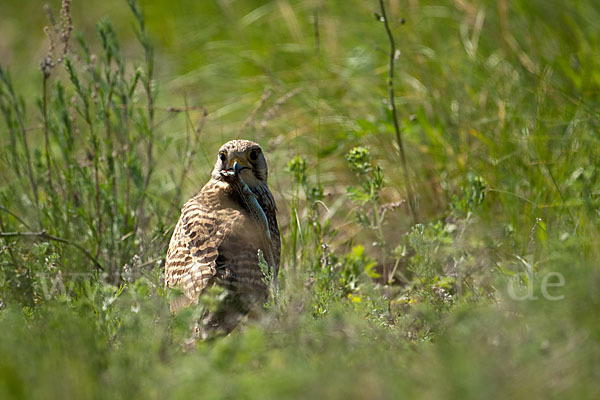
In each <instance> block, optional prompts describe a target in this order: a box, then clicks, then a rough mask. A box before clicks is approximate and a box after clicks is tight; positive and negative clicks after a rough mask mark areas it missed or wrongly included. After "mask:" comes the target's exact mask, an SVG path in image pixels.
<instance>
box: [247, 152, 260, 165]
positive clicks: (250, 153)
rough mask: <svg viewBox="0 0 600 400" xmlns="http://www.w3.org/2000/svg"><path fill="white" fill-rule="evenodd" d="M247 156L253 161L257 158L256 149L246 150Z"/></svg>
mask: <svg viewBox="0 0 600 400" xmlns="http://www.w3.org/2000/svg"><path fill="white" fill-rule="evenodd" d="M248 158H249V159H250V161H252V162H254V161H256V160H258V150H250V151H249V152H248Z"/></svg>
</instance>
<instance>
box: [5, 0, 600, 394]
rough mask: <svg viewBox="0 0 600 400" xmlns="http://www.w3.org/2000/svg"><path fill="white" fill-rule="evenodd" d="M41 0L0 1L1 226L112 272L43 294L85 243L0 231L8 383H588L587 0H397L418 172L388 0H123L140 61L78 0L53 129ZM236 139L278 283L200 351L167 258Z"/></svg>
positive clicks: (368, 387)
mask: <svg viewBox="0 0 600 400" xmlns="http://www.w3.org/2000/svg"><path fill="white" fill-rule="evenodd" d="M43 4H44V3H43V2H42V1H32V0H22V1H19V2H17V1H13V0H2V4H1V6H0V8H1V11H0V65H1V66H2V68H3V71H5V74H4V75H3V76H10V80H9V79H8V78H6V79H5V80H4V81H2V85H3V86H0V90H2V91H0V94H1V96H0V100H2V102H1V103H0V105H3V107H4V108H3V109H2V110H3V116H4V119H3V121H2V123H1V124H0V146H1V149H0V152H1V157H0V170H1V171H2V173H1V174H0V185H1V187H0V206H2V209H0V213H1V214H0V215H1V216H2V219H1V220H0V222H1V226H0V228H1V230H2V232H5V233H6V232H17V231H19V232H24V231H35V232H37V231H41V230H44V231H46V232H47V233H48V234H50V235H54V236H55V237H59V238H63V239H65V240H67V241H69V242H76V243H78V244H80V245H81V246H83V247H84V248H85V249H87V250H88V251H89V252H90V253H91V254H92V255H93V256H94V257H95V258H96V259H97V260H98V261H99V262H100V263H101V264H102V265H103V266H104V267H105V269H106V270H107V271H109V272H110V273H111V274H113V275H111V276H114V277H115V278H110V279H104V278H103V277H102V276H101V275H102V274H101V273H99V272H94V273H93V274H92V276H88V275H85V277H86V278H85V279H83V280H73V281H69V282H73V283H72V284H73V286H72V287H70V286H67V288H66V289H70V291H69V292H68V293H65V291H66V290H65V291H61V290H57V291H52V290H50V292H48V285H49V284H50V282H63V281H64V282H67V277H72V276H74V275H73V274H74V273H90V271H93V265H92V264H91V263H90V260H89V257H86V256H85V255H84V254H83V253H82V252H81V251H80V250H78V249H77V248H74V246H73V245H69V244H65V243H64V242H62V243H61V242H58V241H56V240H47V238H46V239H45V238H44V237H40V236H39V235H38V236H34V237H33V238H31V237H30V238H19V237H15V236H10V237H3V238H2V239H0V240H1V241H0V246H2V247H0V330H1V331H2V337H1V338H0V397H1V398H165V397H168V398H171V397H172V398H186V397H187V398H189V397H192V396H193V397H202V398H236V399H237V398H260V399H265V398H277V399H279V398H307V397H316V398H340V399H342V398H344V399H345V398H357V399H358V398H361V399H367V398H368V399H372V398H382V399H383V398H403V397H406V398H432V399H433V398H489V397H499V398H590V399H592V398H598V396H600V385H599V384H598V382H600V363H599V362H598V361H599V360H600V343H599V340H600V325H599V324H598V322H599V321H600V318H599V317H600V315H599V310H600V290H599V289H600V270H599V267H598V260H599V257H598V255H599V254H600V246H599V244H598V239H597V238H598V233H599V232H598V222H599V221H600V214H599V211H600V181H599V179H600V176H599V162H598V160H599V159H600V158H599V157H600V146H599V145H600V143H599V142H600V137H599V135H598V132H599V127H600V124H599V118H598V117H599V114H598V110H599V108H598V105H599V100H600V91H599V89H600V52H599V49H600V43H599V40H600V35H599V33H600V3H598V2H597V1H595V0H581V1H560V0H498V1H486V0H453V1H450V0H448V1H429V0H427V1H424V0H389V1H385V2H384V4H385V6H386V11H387V15H388V23H389V26H390V28H391V31H392V33H393V35H394V37H395V40H396V47H397V49H398V52H397V55H396V59H395V69H394V72H395V77H394V81H393V84H394V88H395V102H396V106H397V109H398V112H397V117H398V119H399V121H400V126H401V133H402V139H403V141H404V147H405V150H406V156H407V165H408V171H409V176H408V177H407V176H406V175H405V174H404V173H403V170H402V168H401V161H400V158H399V156H398V151H397V142H396V137H395V132H394V127H393V118H392V115H391V113H390V111H389V98H388V88H387V83H388V74H389V65H388V61H389V51H390V50H389V42H388V37H387V35H386V31H385V27H384V24H383V23H382V22H381V21H380V20H378V17H376V15H375V14H378V15H381V14H382V12H381V10H380V4H379V2H378V1H376V0H369V1H366V0H348V1H321V0H306V1H291V0H274V1H250V0H244V1H235V0H215V1H212V0H202V1H184V0H170V1H162V0H161V1H158V0H155V1H139V4H140V8H141V10H142V11H143V15H144V18H145V19H144V22H145V28H146V30H147V31H145V32H146V34H147V37H148V38H149V41H150V43H151V44H152V48H153V55H154V70H153V73H152V74H149V72H148V71H149V70H148V63H147V60H146V59H145V53H144V46H143V45H141V44H140V40H139V38H138V37H136V33H135V32H136V29H138V30H139V29H140V22H139V20H138V21H136V18H135V16H134V15H133V13H132V12H131V10H130V7H129V5H128V2H127V1H126V0H110V1H104V2H82V1H74V2H73V3H72V4H71V15H72V24H73V26H74V33H73V37H72V38H71V41H70V42H69V43H70V52H69V55H68V56H69V60H70V61H71V62H72V64H73V66H74V67H73V70H72V71H69V70H68V69H66V68H65V64H66V63H64V62H63V63H61V64H60V65H57V66H56V67H54V68H53V69H52V70H51V74H50V76H49V79H48V81H47V84H48V94H47V101H48V104H47V107H48V110H49V111H48V118H47V119H48V121H47V123H45V122H44V117H43V112H42V110H43V104H44V103H43V98H44V97H43V92H42V85H43V82H44V81H43V75H42V72H41V70H40V67H39V65H40V61H41V60H42V59H43V58H44V57H45V55H46V54H47V51H48V41H47V39H46V37H45V35H44V31H43V27H44V26H46V25H48V22H47V18H46V13H45V11H44V8H43ZM49 5H50V8H51V10H52V12H53V15H54V18H55V19H56V21H60V12H59V10H60V3H59V2H58V1H56V2H51V3H49ZM106 18H108V19H109V20H110V21H111V24H112V25H111V26H112V27H113V28H114V30H111V29H108V28H107V26H108V22H107V19H106ZM99 31H100V32H103V33H104V34H106V35H108V36H107V37H109V39H108V40H105V41H103V36H102V35H99V34H98V32H99ZM75 32H80V34H81V37H82V38H83V42H85V43H87V46H88V47H89V52H90V54H88V55H86V52H85V51H84V50H83V47H82V45H81V43H80V42H78V41H76V40H75V37H74V35H75ZM107 32H108V33H107ZM110 32H114V35H115V37H116V39H115V40H113V39H111V37H112V36H111V33H110ZM142 36H143V35H142ZM117 42H118V43H119V44H118V46H117V45H116V44H115V43H117ZM107 43H108V44H107ZM111 46H112V47H111ZM107 49H109V50H110V51H111V52H113V53H111V54H113V55H114V54H119V57H118V58H119V60H120V61H116V59H115V58H112V59H109V60H108V61H107V59H108V58H107V54H108V53H107V52H108V51H109V50H107ZM115 49H118V50H115ZM120 66H122V74H121V73H120V72H118V71H119V68H120ZM94 73H95V74H96V75H94ZM136 74H137V75H136ZM149 76H150V78H148V77H149ZM74 77H78V78H77V79H79V82H82V85H81V87H82V88H80V89H78V88H77V87H76V85H75V83H74V82H75V81H76V80H75V79H74ZM146 79H147V83H148V86H147V87H146V86H144V85H145V83H144V82H145V80H146ZM9 81H10V82H11V83H10V84H9V83H8V82H9ZM59 82H61V83H60V84H58V83H59ZM86 85H87V86H86ZM60 87H62V89H61V88H60ZM10 88H12V90H13V91H14V93H15V94H14V96H13V95H12V92H11V89H10ZM145 88H150V93H151V96H152V98H153V100H154V104H153V107H152V109H153V112H154V115H153V117H151V116H150V112H149V111H148V109H147V98H148V91H147V90H146V89H145ZM61 93H62V94H61ZM107 93H108V94H107ZM86 102H89V104H90V105H89V108H90V110H91V117H90V121H89V122H88V123H87V124H86V121H85V120H86V118H85V111H84V110H85V106H84V105H85V104H87V103H86ZM107 110H109V114H106V112H107ZM119 110H125V111H124V113H123V116H121V115H120V111H119ZM19 113H21V114H22V122H23V129H21V128H20V125H19V118H18V116H19V115H20V114H19ZM106 115H109V116H108V117H106ZM5 121H6V122H7V123H5ZM107 121H108V122H107ZM129 121H131V122H129ZM45 126H46V127H47V131H48V132H49V139H48V143H47V144H46V143H45V132H46V130H45ZM21 131H22V132H25V135H26V136H27V139H28V140H29V145H28V146H29V152H30V153H31V169H32V175H33V179H29V178H28V176H27V173H26V171H27V150H26V146H25V145H24V144H23V140H22V135H21V134H18V133H19V132H21ZM94 131H95V132H97V135H98V136H94V134H93V132H94ZM13 132H14V134H13ZM105 132H106V135H105ZM237 137H244V138H248V139H252V140H255V141H257V142H259V143H260V144H261V146H262V147H263V149H264V151H265V153H266V154H267V157H268V161H269V168H270V174H269V182H270V185H271V188H272V190H273V192H274V194H275V197H276V201H277V203H278V208H279V221H280V225H281V230H282V240H283V257H282V260H283V261H282V263H283V265H282V290H281V294H280V298H279V299H278V302H277V304H275V305H273V304H271V309H270V310H269V311H268V312H266V313H265V315H264V316H262V317H261V318H259V319H256V320H250V321H248V322H247V323H246V324H245V325H244V326H243V327H242V328H240V329H239V330H238V331H236V332H234V333H233V334H232V335H230V336H228V337H226V338H218V339H215V340H213V341H209V342H201V343H197V344H196V345H194V346H193V347H194V349H193V350H190V346H186V345H185V342H186V338H187V337H189V335H190V328H189V325H190V321H191V319H192V318H193V317H194V315H196V316H197V313H198V311H197V310H187V311H186V312H184V313H182V314H180V315H177V316H171V315H169V312H168V299H167V297H168V294H167V293H165V292H164V291H163V289H162V285H163V284H162V282H161V273H162V262H163V258H164V253H165V251H166V246H167V244H168V240H169V238H170V234H171V232H172V229H173V227H174V224H175V222H176V220H177V211H178V209H179V207H180V206H181V204H182V203H183V201H185V200H186V199H187V198H189V197H190V196H192V195H193V194H194V193H195V192H196V191H197V190H199V188H200V187H201V186H202V185H203V184H204V183H205V182H206V181H207V180H208V177H209V172H210V169H211V167H212V164H213V163H214V160H215V158H216V151H217V150H218V148H219V146H220V145H221V144H222V143H224V142H226V141H228V140H230V139H232V138H237ZM13 138H15V139H14V140H13ZM149 143H152V146H153V148H152V150H153V156H152V158H151V159H148V157H147V153H146V148H147V147H146V146H148V144H149ZM361 157H362V158H361ZM48 159H50V162H48ZM361 163H366V164H362V165H366V167H365V168H364V169H362V170H361V167H360V165H361ZM49 164H50V165H52V167H48V165H49ZM94 165H95V166H96V169H94ZM378 168H380V169H378ZM48 170H51V171H53V172H50V173H48ZM379 172H381V174H382V175H383V177H384V179H383V181H382V182H379V183H378V181H377V179H378V175H377V174H378V173H379ZM146 176H148V180H147V182H144V178H145V177H146ZM95 179H96V181H95ZM32 180H33V184H32V183H31V181H32ZM130 180H131V182H130ZM408 184H411V185H412V187H413V190H414V192H415V197H416V199H415V204H416V210H417V217H416V219H413V218H411V216H410V213H409V210H408V208H407V203H406V200H407V195H406V189H407V185H408ZM32 186H36V187H37V190H38V191H39V199H38V200H37V201H36V200H35V199H34V197H35V196H34V195H33V194H32V193H33V192H34V191H35V190H34V189H32ZM125 193H126V195H125ZM95 199H96V200H95ZM36 238H37V240H36ZM132 270H133V276H134V277H133V278H132V277H130V276H129V275H128V274H130V273H131V271H132ZM549 273H558V274H559V275H560V276H562V277H563V278H564V284H563V285H560V283H561V281H560V280H557V279H554V278H556V276H557V275H554V278H553V279H550V280H549V278H548V274H549ZM382 275H384V276H386V277H388V275H389V280H387V279H383V278H382ZM544 282H545V283H546V284H547V283H548V282H550V283H551V284H553V283H555V284H557V286H550V287H548V288H547V292H544V290H545V288H544ZM59 286H60V285H59ZM58 289H60V287H59V288H58ZM511 290H516V292H518V295H519V296H523V297H524V296H526V295H527V293H528V292H527V291H528V290H531V293H530V296H529V298H530V300H523V301H519V300H518V299H516V298H515V296H514V295H513V296H511ZM48 293H50V294H48ZM545 293H546V294H545ZM547 293H550V295H551V296H564V297H563V298H562V299H561V300H556V301H554V300H552V299H551V298H550V297H549V296H548V295H547ZM533 297H537V299H536V300H532V298H533Z"/></svg>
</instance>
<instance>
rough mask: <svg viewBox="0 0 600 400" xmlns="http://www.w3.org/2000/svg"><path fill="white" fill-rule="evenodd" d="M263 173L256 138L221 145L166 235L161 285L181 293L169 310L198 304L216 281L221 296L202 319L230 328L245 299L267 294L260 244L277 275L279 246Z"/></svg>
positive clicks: (248, 301) (244, 307) (263, 162)
mask: <svg viewBox="0 0 600 400" xmlns="http://www.w3.org/2000/svg"><path fill="white" fill-rule="evenodd" d="M267 175H268V170H267V163H266V160H265V157H264V155H263V154H262V151H261V149H260V147H259V146H258V144H256V143H253V142H250V141H248V140H233V141H230V142H227V143H225V144H224V145H223V146H222V147H221V149H220V150H219V156H218V159H217V162H216V164H215V167H214V169H213V172H212V177H211V179H210V181H209V182H208V183H207V184H206V185H205V186H204V187H203V188H202V190H200V192H199V193H198V194H196V195H195V196H194V197H192V198H191V199H190V200H188V201H187V202H186V203H185V204H184V205H183V207H182V209H181V216H180V217H179V221H178V222H177V225H176V227H175V230H174V232H173V236H172V237H171V242H170V244H169V250H168V252H167V259H166V267H165V284H166V286H168V287H178V288H179V289H180V290H181V291H182V293H183V294H182V295H181V296H179V297H178V298H176V299H175V300H172V301H171V310H172V311H177V310H179V309H181V308H182V307H187V306H189V305H190V304H192V303H197V302H198V297H199V296H200V295H201V294H202V292H203V290H204V289H205V288H207V287H208V286H211V285H213V284H218V285H221V286H223V287H225V288H226V289H227V290H228V291H229V294H228V295H227V299H226V300H225V301H224V302H223V304H222V307H221V308H220V310H218V311H217V312H216V313H214V315H211V316H208V317H207V318H205V324H206V325H208V326H209V327H210V328H215V329H221V330H223V331H225V332H229V331H230V330H231V329H233V328H234V327H235V325H236V324H237V322H238V321H239V320H240V319H241V316H243V315H244V314H245V313H246V312H247V311H248V310H249V308H250V307H251V305H252V304H251V303H253V302H255V301H257V300H260V299H264V298H266V293H267V291H266V289H267V288H266V285H265V284H264V282H263V277H264V276H263V273H262V272H261V271H260V268H259V266H258V250H259V249H260V250H261V251H262V252H263V254H264V255H265V259H266V260H267V263H268V264H269V267H270V268H273V269H274V275H275V276H276V275H277V271H278V269H279V259H280V249H281V242H280V237H279V229H278V226H277V216H276V212H277V208H276V205H275V200H274V199H273V195H272V194H271V191H270V190H269V187H268V185H267Z"/></svg>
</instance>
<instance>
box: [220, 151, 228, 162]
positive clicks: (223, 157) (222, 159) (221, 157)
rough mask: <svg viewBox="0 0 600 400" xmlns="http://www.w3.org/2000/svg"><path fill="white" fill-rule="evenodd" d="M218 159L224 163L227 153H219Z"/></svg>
mask: <svg viewBox="0 0 600 400" xmlns="http://www.w3.org/2000/svg"><path fill="white" fill-rule="evenodd" d="M219 159H220V160H221V161H223V162H225V161H226V160H227V153H225V152H224V151H220V152H219Z"/></svg>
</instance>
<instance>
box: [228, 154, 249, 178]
mask: <svg viewBox="0 0 600 400" xmlns="http://www.w3.org/2000/svg"><path fill="white" fill-rule="evenodd" d="M232 161H233V172H235V174H236V175H239V174H240V172H242V171H243V170H244V169H250V167H249V166H248V165H246V163H245V162H244V161H242V160H240V159H239V158H234V159H233V160H232Z"/></svg>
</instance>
